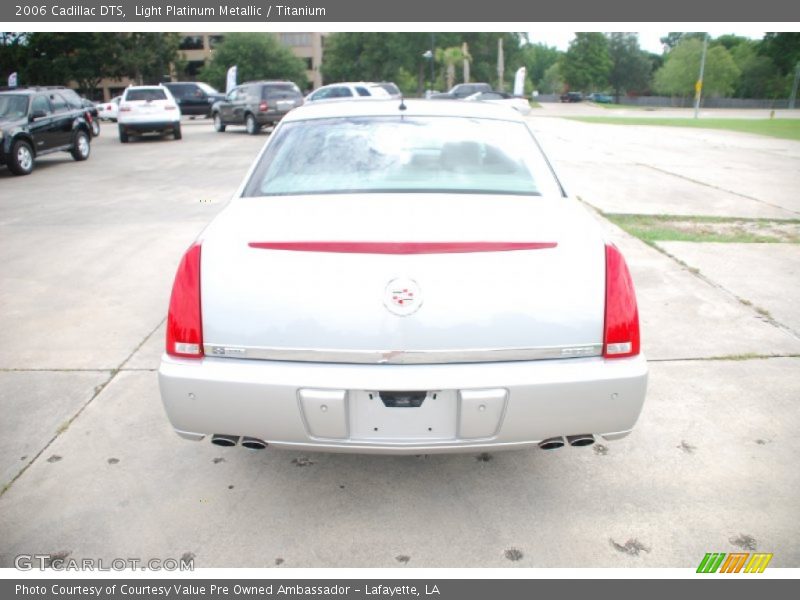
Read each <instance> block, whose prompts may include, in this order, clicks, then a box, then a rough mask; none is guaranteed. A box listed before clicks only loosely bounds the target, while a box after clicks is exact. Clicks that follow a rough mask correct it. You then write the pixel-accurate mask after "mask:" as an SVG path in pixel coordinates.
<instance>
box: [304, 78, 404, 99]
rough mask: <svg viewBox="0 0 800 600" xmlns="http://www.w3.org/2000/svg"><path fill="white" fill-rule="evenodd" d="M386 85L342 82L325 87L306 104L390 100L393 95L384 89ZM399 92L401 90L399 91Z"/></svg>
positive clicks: (309, 97) (310, 95) (365, 82)
mask: <svg viewBox="0 0 800 600" xmlns="http://www.w3.org/2000/svg"><path fill="white" fill-rule="evenodd" d="M383 85H384V84H380V83H371V82H367V81H356V82H348V81H345V82H342V83H332V84H330V85H323V86H322V87H319V88H317V89H316V90H314V91H313V92H311V93H310V94H308V95H307V96H306V102H317V101H319V100H341V99H343V98H347V99H350V100H364V99H372V100H375V99H389V98H391V97H392V95H391V94H390V93H389V92H388V91H387V90H386V89H385V88H384V87H383ZM398 91H399V90H398Z"/></svg>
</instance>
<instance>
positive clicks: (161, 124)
mask: <svg viewBox="0 0 800 600" xmlns="http://www.w3.org/2000/svg"><path fill="white" fill-rule="evenodd" d="M180 124H181V122H180V120H177V121H124V122H123V121H119V126H120V127H121V128H122V129H124V130H125V131H135V132H137V133H149V132H154V131H172V130H173V129H176V128H177V127H179V126H180Z"/></svg>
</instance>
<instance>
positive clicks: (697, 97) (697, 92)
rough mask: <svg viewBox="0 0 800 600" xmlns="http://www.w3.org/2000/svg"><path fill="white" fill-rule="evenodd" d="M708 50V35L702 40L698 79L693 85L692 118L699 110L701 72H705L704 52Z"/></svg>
mask: <svg viewBox="0 0 800 600" xmlns="http://www.w3.org/2000/svg"><path fill="white" fill-rule="evenodd" d="M707 49H708V33H706V36H705V37H704V38H703V56H702V58H701V59H700V78H699V79H698V80H697V83H696V84H695V85H694V118H695V119H696V118H697V113H698V111H699V110H700V97H701V96H702V95H703V72H704V71H705V70H706V50H707Z"/></svg>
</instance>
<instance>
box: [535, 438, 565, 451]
mask: <svg viewBox="0 0 800 600" xmlns="http://www.w3.org/2000/svg"><path fill="white" fill-rule="evenodd" d="M563 447H564V438H562V437H554V438H547V439H546V440H542V441H541V442H539V448H541V449H542V450H557V449H558V448H563Z"/></svg>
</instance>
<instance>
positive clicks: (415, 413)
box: [350, 390, 458, 442]
mask: <svg viewBox="0 0 800 600" xmlns="http://www.w3.org/2000/svg"><path fill="white" fill-rule="evenodd" d="M457 407H458V394H457V392H455V391H452V390H449V391H447V390H445V391H441V390H437V391H378V390H372V391H369V390H368V391H352V392H350V437H351V439H353V440H386V441H392V440H395V441H400V440H402V441H404V442H414V441H415V440H450V439H454V438H455V437H456V426H457V420H458V419H457V415H458V408H457Z"/></svg>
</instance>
